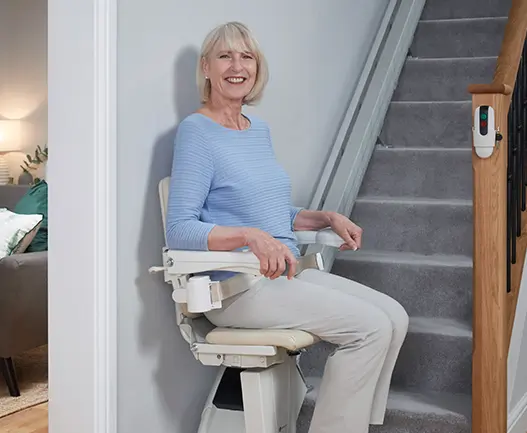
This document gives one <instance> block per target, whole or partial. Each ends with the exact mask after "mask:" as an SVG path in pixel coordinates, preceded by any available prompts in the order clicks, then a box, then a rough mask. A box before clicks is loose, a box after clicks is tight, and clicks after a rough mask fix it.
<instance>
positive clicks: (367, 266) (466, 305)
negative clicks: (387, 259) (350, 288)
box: [331, 258, 472, 321]
mask: <svg viewBox="0 0 527 433" xmlns="http://www.w3.org/2000/svg"><path fill="white" fill-rule="evenodd" d="M331 273H333V274H337V275H341V276H343V277H345V278H349V279H351V280H354V281H357V282H359V283H362V284H364V285H366V286H368V287H371V288H373V289H375V290H378V291H380V292H382V293H386V294H387V295H388V296H390V297H392V298H393V299H396V300H397V301H398V302H399V303H400V304H401V305H402V306H403V307H404V308H405V310H406V311H407V313H408V314H409V315H410V316H424V317H445V318H452V319H459V320H464V321H469V320H470V319H471V316H472V314H471V312H472V268H471V267H453V266H429V265H421V266H419V265H411V264H406V263H376V262H369V261H359V260H345V259H338V258H337V260H335V263H334V264H333V268H332V269H331Z"/></svg>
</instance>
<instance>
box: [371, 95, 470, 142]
mask: <svg viewBox="0 0 527 433" xmlns="http://www.w3.org/2000/svg"><path fill="white" fill-rule="evenodd" d="M437 119H441V121H440V122H438V121H437ZM471 121H472V103H471V102H457V103H449V102H443V103H439V102H438V103H411V102H409V103H405V102H398V103H391V104H390V106H389V107H388V112H387V113H386V117H385V120H384V125H383V127H382V132H381V135H380V137H381V140H382V142H383V143H385V144H388V145H392V146H394V147H421V148H422V147H444V148H457V149H470V146H471V145H472V136H471V129H470V123H471Z"/></svg>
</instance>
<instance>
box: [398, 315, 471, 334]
mask: <svg viewBox="0 0 527 433" xmlns="http://www.w3.org/2000/svg"><path fill="white" fill-rule="evenodd" d="M441 330H442V331H443V332H442V331H441ZM408 333H411V334H428V335H442V336H445V337H457V338H472V329H471V327H470V323H467V322H462V321H461V320H457V319H450V318H444V317H425V316H411V317H410V324H409V326H408Z"/></svg>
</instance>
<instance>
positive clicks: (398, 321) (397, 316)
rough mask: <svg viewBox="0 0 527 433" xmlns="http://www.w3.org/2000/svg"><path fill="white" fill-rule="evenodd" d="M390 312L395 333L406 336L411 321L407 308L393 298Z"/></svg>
mask: <svg viewBox="0 0 527 433" xmlns="http://www.w3.org/2000/svg"><path fill="white" fill-rule="evenodd" d="M388 312H389V316H390V320H391V322H392V326H393V329H394V331H395V333H396V334H399V335H401V336H405V335H406V333H407V331H408V324H409V322H410V318H409V316H408V313H407V311H406V310H405V308H404V307H403V306H402V305H401V304H400V303H399V302H398V301H396V300H395V299H393V298H391V301H390V307H389V309H388Z"/></svg>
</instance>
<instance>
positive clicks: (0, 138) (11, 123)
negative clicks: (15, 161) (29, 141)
mask: <svg viewBox="0 0 527 433" xmlns="http://www.w3.org/2000/svg"><path fill="white" fill-rule="evenodd" d="M20 138H21V137H20V121H19V120H0V185H5V184H7V183H9V177H10V176H9V166H8V165H7V161H6V158H5V154H6V153H9V152H16V151H18V150H20Z"/></svg>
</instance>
